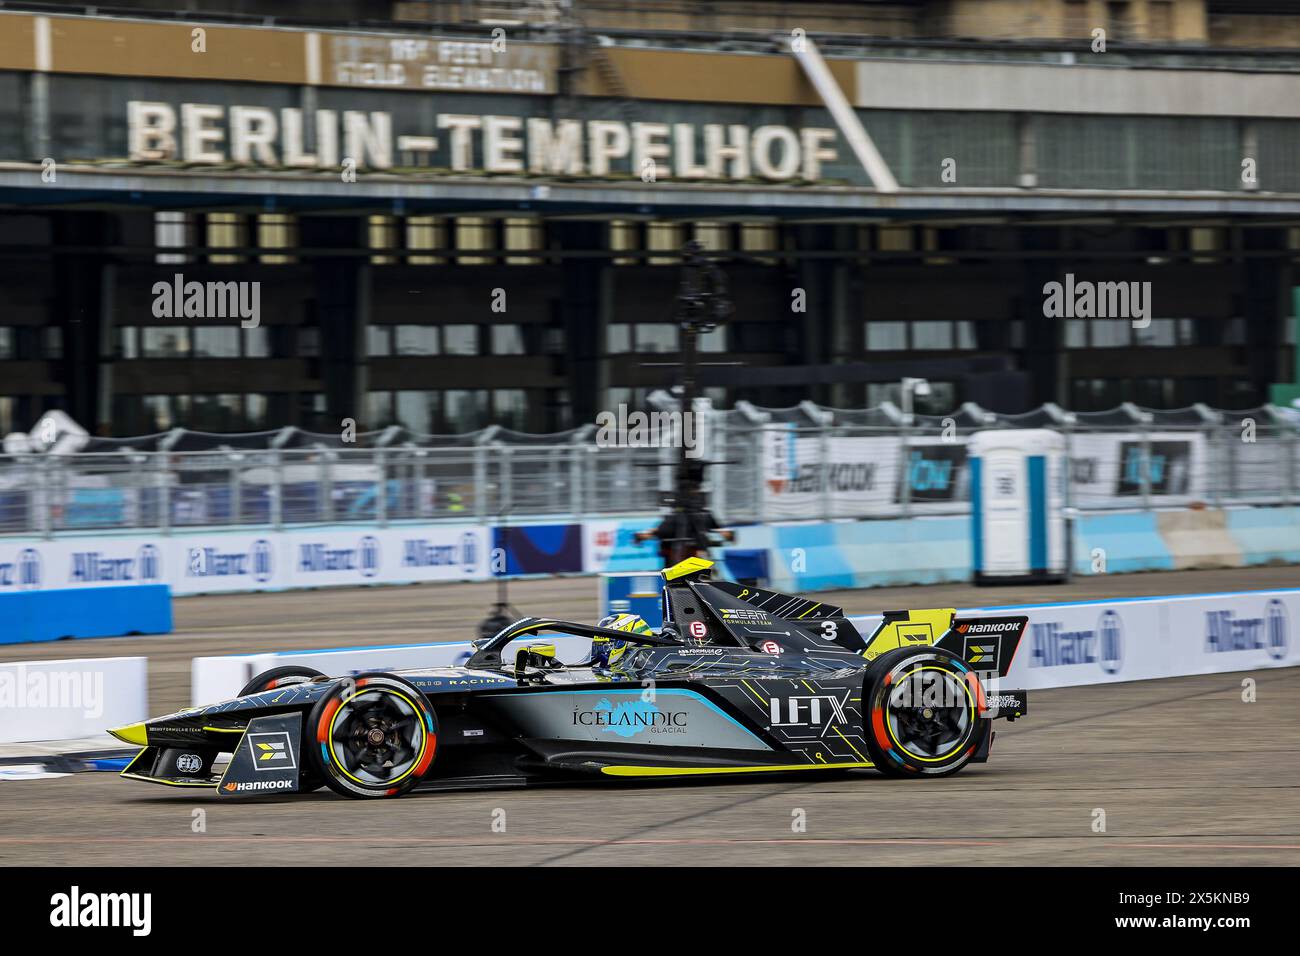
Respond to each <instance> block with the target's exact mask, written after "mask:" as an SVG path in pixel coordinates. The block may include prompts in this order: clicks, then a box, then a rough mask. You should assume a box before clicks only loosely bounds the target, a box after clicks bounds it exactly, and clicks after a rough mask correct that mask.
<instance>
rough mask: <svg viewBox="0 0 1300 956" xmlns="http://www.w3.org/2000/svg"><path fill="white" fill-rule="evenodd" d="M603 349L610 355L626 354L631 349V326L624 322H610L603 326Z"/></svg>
mask: <svg viewBox="0 0 1300 956" xmlns="http://www.w3.org/2000/svg"><path fill="white" fill-rule="evenodd" d="M605 351H606V352H607V353H608V354H610V355H626V354H627V353H628V352H631V351H632V326H630V325H629V324H628V323H626V322H611V323H610V324H609V325H607V326H606V327H605Z"/></svg>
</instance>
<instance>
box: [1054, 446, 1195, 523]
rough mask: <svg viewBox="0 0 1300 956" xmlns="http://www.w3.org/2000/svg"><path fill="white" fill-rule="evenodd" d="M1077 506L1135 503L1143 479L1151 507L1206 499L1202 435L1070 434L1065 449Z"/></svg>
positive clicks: (1141, 489)
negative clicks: (1068, 458)
mask: <svg viewBox="0 0 1300 956" xmlns="http://www.w3.org/2000/svg"><path fill="white" fill-rule="evenodd" d="M1068 449H1069V456H1070V482H1071V488H1072V492H1073V500H1074V503H1075V504H1076V505H1079V506H1082V507H1088V506H1091V505H1102V506H1105V505H1113V504H1125V503H1129V504H1131V503H1133V502H1134V501H1135V500H1136V499H1138V498H1140V497H1141V495H1142V491H1143V473H1144V471H1145V472H1146V474H1147V484H1148V486H1149V489H1148V490H1149V493H1150V495H1151V501H1152V503H1154V504H1183V503H1186V502H1188V501H1194V500H1198V499H1203V498H1204V497H1205V494H1206V480H1205V479H1206V471H1207V466H1208V463H1207V461H1206V443H1205V436H1204V435H1202V434H1201V433H1200V432H1152V433H1151V434H1150V435H1148V436H1142V435H1139V434H1137V433H1135V432H1117V433H1114V434H1094V433H1085V434H1073V435H1071V436H1070V441H1069V445H1068Z"/></svg>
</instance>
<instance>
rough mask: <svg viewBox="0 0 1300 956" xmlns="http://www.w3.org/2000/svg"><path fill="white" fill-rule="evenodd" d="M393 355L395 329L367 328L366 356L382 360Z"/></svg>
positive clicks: (372, 326) (374, 326) (385, 327)
mask: <svg viewBox="0 0 1300 956" xmlns="http://www.w3.org/2000/svg"><path fill="white" fill-rule="evenodd" d="M392 354H393V327H392V326H391V325H367V326H366V355H368V356H370V357H371V358H382V357H384V356H387V355H392Z"/></svg>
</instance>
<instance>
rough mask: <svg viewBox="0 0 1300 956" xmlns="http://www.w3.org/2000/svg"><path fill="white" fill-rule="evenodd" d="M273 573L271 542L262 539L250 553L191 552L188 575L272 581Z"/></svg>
mask: <svg viewBox="0 0 1300 956" xmlns="http://www.w3.org/2000/svg"><path fill="white" fill-rule="evenodd" d="M273 570H274V558H273V555H272V549H271V542H269V541H267V540H265V539H258V540H257V541H254V542H253V544H252V546H251V547H249V549H248V550H247V551H222V550H220V549H219V548H206V547H204V548H190V549H189V561H188V562H187V565H186V569H185V574H186V576H187V577H191V578H229V577H252V578H253V579H254V580H257V581H268V580H270V578H271V574H272V571H273Z"/></svg>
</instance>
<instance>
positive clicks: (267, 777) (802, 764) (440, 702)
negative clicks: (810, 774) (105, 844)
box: [114, 559, 1027, 796]
mask: <svg viewBox="0 0 1300 956" xmlns="http://www.w3.org/2000/svg"><path fill="white" fill-rule="evenodd" d="M684 564H685V565H686V566H685V567H684V566H682V565H679V566H678V567H676V568H673V569H669V570H668V571H666V572H665V584H664V607H665V629H664V631H663V632H661V633H660V634H658V635H641V634H629V633H627V632H619V631H610V630H607V629H604V628H601V627H598V626H593V625H585V624H576V623H572V622H563V621H555V620H553V619H547V618H524V619H522V620H520V621H517V622H515V623H514V624H512V625H510V626H509V627H507V628H505V629H503V630H502V631H501V632H500V633H499V634H497V635H496V636H495V637H493V638H491V639H489V640H487V641H480V642H477V643H476V645H475V652H474V653H473V654H472V656H471V657H470V659H469V660H468V661H467V662H466V664H465V665H464V666H460V667H439V668H429V669H411V670H403V671H399V672H395V676H396V677H398V678H400V679H401V680H402V681H405V682H406V683H408V684H409V685H411V686H412V687H413V688H415V689H416V690H418V691H419V693H420V695H422V697H423V701H422V702H421V704H422V705H423V704H424V703H425V702H427V704H428V705H430V708H431V711H432V712H433V713H434V714H436V724H435V721H434V720H433V718H432V716H430V718H429V720H428V723H429V728H428V730H429V736H430V738H431V739H432V740H433V744H434V747H435V748H436V759H434V760H432V762H431V764H428V763H426V767H427V772H426V773H424V775H423V778H422V779H421V780H420V781H419V784H418V786H419V787H421V788H423V789H429V788H439V787H442V788H450V787H467V786H509V785H525V784H531V783H539V782H548V781H550V782H554V781H560V780H564V779H572V778H573V777H574V776H575V775H594V776H597V777H604V778H626V777H656V776H682V777H687V776H694V775H705V774H724V773H762V772H793V771H801V770H811V771H815V770H836V769H853V768H869V767H872V766H876V765H878V762H879V759H880V755H881V754H882V753H884V752H886V751H887V750H888V749H889V748H890V744H889V741H888V739H886V738H884V737H882V736H881V733H884V732H887V731H888V730H889V728H887V727H886V728H885V729H884V731H882V730H881V727H882V726H883V725H882V724H881V722H880V721H879V720H877V721H876V724H875V726H874V727H873V720H872V715H871V714H870V713H869V706H870V705H869V704H868V703H866V702H865V698H866V697H867V694H866V691H867V690H868V689H869V688H870V687H871V686H872V680H873V678H872V668H873V667H874V666H875V662H877V660H878V659H879V660H880V662H881V663H888V662H890V661H892V660H894V659H897V658H898V657H899V656H900V655H903V656H906V649H908V648H912V649H915V650H916V651H917V652H918V653H920V652H927V653H928V656H931V657H934V656H936V655H941V656H942V660H944V661H947V660H949V659H951V661H952V664H953V667H954V668H956V670H955V671H954V673H957V674H958V675H959V676H962V675H968V676H965V677H964V682H965V683H966V684H968V685H969V688H970V693H969V695H968V697H969V714H970V717H969V724H970V726H969V727H968V728H966V730H965V731H964V733H965V734H966V736H965V737H963V747H969V751H968V752H967V753H965V754H964V758H963V763H964V762H965V760H966V759H969V760H972V761H980V760H984V759H987V756H988V753H989V747H990V744H991V741H992V731H991V719H992V718H994V717H998V716H1003V717H1009V718H1011V719H1015V718H1016V717H1018V716H1021V715H1023V714H1024V713H1025V711H1026V708H1027V702H1026V699H1025V694H1024V692H1022V691H1019V692H1018V691H1003V692H1001V693H999V694H998V695H997V698H996V699H993V700H990V699H989V698H986V696H985V694H984V690H983V682H982V681H981V680H980V679H979V678H978V676H977V672H980V671H982V672H983V673H984V675H985V677H986V678H987V677H989V676H1005V674H1006V672H1007V668H1008V667H1009V666H1010V661H1011V657H1012V655H1014V653H1015V649H1016V646H1017V645H1018V643H1019V640H1020V636H1021V634H1022V633H1023V630H1024V626H1025V620H1024V619H1023V618H997V619H992V618H983V619H975V620H961V619H957V618H956V616H955V613H954V612H953V611H952V610H951V609H939V610H927V611H903V612H892V613H889V614H886V615H885V619H884V620H883V621H882V622H881V624H880V626H879V627H878V628H877V629H876V630H875V631H874V632H873V633H872V634H869V635H865V636H864V635H862V634H859V633H858V631H857V629H856V628H855V627H854V626H853V625H852V623H851V622H850V621H849V620H848V619H847V618H846V617H845V615H844V613H843V611H842V610H841V609H840V608H838V607H834V606H831V605H826V604H822V603H818V602H817V601H815V600H811V599H808V598H802V597H797V596H793V595H788V594H782V593H780V592H775V591H769V590H765V589H762V588H755V587H745V586H743V585H737V584H732V583H729V582H713V581H710V580H708V577H707V575H708V563H707V562H702V561H698V560H697V559H692V560H691V561H688V562H685V563H684ZM545 633H561V634H575V635H579V636H586V637H590V638H592V639H593V640H613V641H621V642H626V650H625V652H624V653H622V654H621V655H620V656H619V658H618V661H617V664H615V665H611V666H593V665H592V664H591V663H586V664H582V663H580V664H574V665H565V664H561V663H559V662H558V661H556V660H555V658H554V655H553V650H550V651H549V653H548V650H549V649H548V648H546V647H545V646H544V642H543V639H539V638H538V635H541V634H545ZM539 645H541V646H539ZM508 648H512V649H514V650H515V654H514V656H513V658H512V657H511V656H510V654H509V653H508V652H507V649H508ZM936 648H937V649H938V650H937V651H936ZM891 654H892V657H891V656H890V655H891ZM922 656H926V655H922ZM919 659H920V658H918V660H919ZM348 681H354V683H356V684H364V683H365V678H358V679H354V678H352V677H335V678H318V679H314V680H307V681H304V682H301V683H292V684H288V685H286V686H282V687H276V688H274V689H271V690H266V691H262V692H259V693H254V694H250V695H248V696H243V697H238V698H235V699H232V700H228V701H223V702H221V703H217V704H214V705H212V706H209V707H202V708H190V709H186V710H182V711H179V712H177V713H174V714H169V715H166V716H163V717H158V718H155V719H153V720H150V721H147V722H146V723H144V724H143V725H133V726H132V727H129V728H119V729H118V730H117V731H114V733H116V734H118V736H119V737H121V738H122V739H124V740H129V741H131V742H134V743H139V744H141V745H143V749H142V750H141V752H140V754H139V755H138V756H137V758H136V759H135V760H134V761H133V762H132V764H131V766H129V767H128V768H127V769H126V770H125V771H124V772H123V776H126V777H130V778H135V779H142V780H148V781H151V782H155V783H164V784H169V785H173V786H181V787H215V788H218V793H219V794H220V795H222V796H242V795H245V794H249V793H262V792H266V791H283V792H293V791H297V790H300V789H311V788H312V787H311V786H310V785H309V784H310V783H311V780H312V768H313V766H315V767H316V769H317V770H319V767H320V765H321V763H320V762H321V759H322V758H321V757H320V756H319V754H318V753H317V752H313V750H312V748H316V747H320V748H323V752H324V758H323V759H325V760H328V758H329V749H328V747H326V746H325V744H324V739H325V735H324V730H323V729H322V728H321V727H317V726H315V725H313V724H312V719H311V717H310V715H312V714H313V713H315V712H317V711H319V708H318V706H317V705H318V704H319V703H320V702H321V701H322V699H323V698H326V696H327V695H331V694H334V695H337V694H338V693H339V691H340V688H341V687H342V688H345V686H346V683H347V682H348ZM876 682H877V683H879V679H878V678H877V679H876ZM961 683H962V681H957V682H956V684H957V685H960V684H961ZM959 691H960V686H959ZM963 706H965V705H963ZM877 709H879V707H877ZM882 747H883V749H882ZM232 752H233V758H232V759H231V761H230V763H229V764H228V765H227V766H226V767H225V769H224V771H221V772H219V770H218V768H217V767H215V766H214V765H216V764H217V763H218V756H219V755H220V754H222V753H232ZM317 785H318V784H317Z"/></svg>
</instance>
